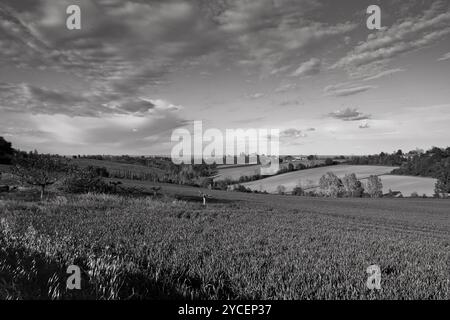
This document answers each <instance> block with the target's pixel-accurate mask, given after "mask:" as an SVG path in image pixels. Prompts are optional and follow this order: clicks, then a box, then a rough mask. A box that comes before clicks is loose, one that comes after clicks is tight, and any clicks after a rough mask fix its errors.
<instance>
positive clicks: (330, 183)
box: [319, 172, 342, 198]
mask: <svg viewBox="0 0 450 320" xmlns="http://www.w3.org/2000/svg"><path fill="white" fill-rule="evenodd" d="M319 187H320V189H321V191H322V193H323V194H325V195H326V196H328V197H333V198H337V197H339V196H340V194H341V193H342V181H341V179H339V178H338V177H337V176H336V175H335V174H334V173H333V172H327V173H325V174H324V175H323V176H322V177H321V178H320V180H319Z"/></svg>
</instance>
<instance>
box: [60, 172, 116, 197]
mask: <svg viewBox="0 0 450 320" xmlns="http://www.w3.org/2000/svg"><path fill="white" fill-rule="evenodd" d="M58 189H59V190H60V191H62V192H67V193H88V192H101V193H105V192H111V191H112V187H111V186H109V185H108V184H107V183H106V182H105V181H103V179H102V177H101V176H99V175H98V171H96V170H95V168H93V167H87V168H85V169H81V168H78V167H72V168H71V169H70V172H69V173H68V174H67V176H66V177H65V178H64V179H63V180H62V181H61V184H60V186H59V188H58Z"/></svg>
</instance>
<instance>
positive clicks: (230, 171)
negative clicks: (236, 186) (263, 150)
mask: <svg viewBox="0 0 450 320" xmlns="http://www.w3.org/2000/svg"><path fill="white" fill-rule="evenodd" d="M290 163H292V164H293V165H294V166H296V165H298V164H300V163H301V164H303V165H304V166H314V165H323V164H324V163H325V160H322V159H320V160H293V161H290ZM288 164H289V163H288V162H285V163H281V164H280V168H281V167H287V166H288ZM260 168H261V165H220V166H218V170H217V175H216V176H215V177H214V180H215V181H218V180H224V179H227V178H228V179H231V180H239V178H240V177H242V176H253V175H256V174H259V173H260Z"/></svg>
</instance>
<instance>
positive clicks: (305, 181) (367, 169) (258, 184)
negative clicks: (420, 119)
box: [243, 164, 395, 192]
mask: <svg viewBox="0 0 450 320" xmlns="http://www.w3.org/2000/svg"><path fill="white" fill-rule="evenodd" d="M393 169H395V167H388V166H367V165H361V166H358V165H345V164H344V165H335V166H327V167H319V168H312V169H306V170H299V171H293V172H288V173H285V174H280V175H276V176H272V177H268V178H265V179H262V180H257V181H251V182H247V183H243V185H244V186H246V187H249V188H251V189H256V190H259V189H260V188H262V190H266V191H267V192H276V188H277V186H279V185H284V186H285V187H286V189H287V191H291V190H292V189H293V188H294V187H295V186H296V185H298V184H299V182H301V184H302V185H303V186H304V187H312V186H317V185H318V182H319V179H320V177H321V176H323V175H324V174H325V173H327V172H328V171H331V172H334V173H335V174H336V175H337V176H338V177H343V176H344V175H345V174H347V173H355V174H356V175H357V176H358V178H365V177H368V176H370V175H372V174H374V175H382V174H387V173H389V172H391V171H392V170H393Z"/></svg>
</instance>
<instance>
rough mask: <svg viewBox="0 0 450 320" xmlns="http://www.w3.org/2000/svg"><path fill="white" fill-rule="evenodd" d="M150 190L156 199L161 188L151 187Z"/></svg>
mask: <svg viewBox="0 0 450 320" xmlns="http://www.w3.org/2000/svg"><path fill="white" fill-rule="evenodd" d="M151 189H152V191H153V196H154V197H156V196H158V191H159V190H161V187H152V188H151Z"/></svg>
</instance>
